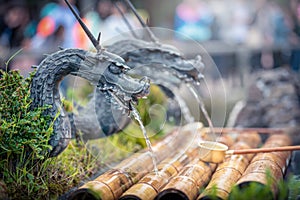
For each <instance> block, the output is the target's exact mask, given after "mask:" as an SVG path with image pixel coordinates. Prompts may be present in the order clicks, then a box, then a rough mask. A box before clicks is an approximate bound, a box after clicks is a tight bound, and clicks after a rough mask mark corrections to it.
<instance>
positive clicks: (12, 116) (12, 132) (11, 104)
mask: <svg viewBox="0 0 300 200" xmlns="http://www.w3.org/2000/svg"><path fill="white" fill-rule="evenodd" d="M0 73H1V79H0V178H1V179H2V180H3V181H4V182H5V184H6V185H7V190H8V193H9V194H14V195H16V194H20V193H23V192H24V193H26V195H29V194H34V193H35V192H40V191H41V189H42V190H44V187H45V185H44V184H42V183H43V180H42V176H40V175H41V173H42V172H43V171H45V170H46V168H45V160H46V158H47V153H48V152H49V150H51V146H50V145H49V144H48V141H49V138H50V136H51V134H52V132H53V127H52V123H51V118H50V117H49V116H44V115H43V111H44V110H45V109H47V108H48V107H46V106H45V107H40V108H37V109H31V107H30V106H31V102H32V100H31V98H30V90H29V86H30V83H31V80H32V75H31V76H30V77H28V78H26V79H24V78H23V77H22V76H21V75H20V74H19V72H18V71H10V72H4V71H1V72H0ZM37 177H38V178H37ZM37 179H39V180H37ZM14 195H12V196H10V197H11V198H14ZM26 195H24V196H26Z"/></svg>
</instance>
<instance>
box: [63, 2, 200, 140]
mask: <svg viewBox="0 0 300 200" xmlns="http://www.w3.org/2000/svg"><path fill="white" fill-rule="evenodd" d="M126 3H127V4H128V6H129V7H130V8H131V10H132V11H133V12H134V14H135V15H136V17H137V18H138V19H139V21H140V23H141V24H142V26H143V27H144V28H145V30H147V33H148V34H149V37H150V39H151V41H150V42H147V41H144V40H141V39H138V38H135V39H126V40H121V41H118V42H115V43H113V44H112V45H109V46H106V49H107V50H108V51H109V52H112V53H115V54H117V55H119V56H121V57H122V58H123V59H124V60H125V61H126V64H127V65H128V66H129V67H130V68H131V70H128V74H131V75H134V76H137V75H138V76H142V75H145V76H147V77H149V78H150V80H151V82H152V83H154V84H157V85H159V86H160V87H161V88H162V90H163V91H165V93H166V95H167V96H169V97H171V98H174V94H173V91H172V88H177V89H178V88H179V87H180V84H181V83H182V82H199V81H200V80H201V78H202V77H203V74H202V73H201V71H202V69H203V68H204V64H203V63H202V61H201V57H200V56H197V57H196V58H195V59H191V60H187V59H185V58H184V57H183V55H182V54H181V53H180V51H179V50H178V49H176V48H175V47H174V46H171V45H166V44H162V43H160V42H159V41H158V39H157V38H156V37H155V36H154V35H153V33H152V32H151V31H150V29H149V27H148V26H147V25H146V24H145V23H144V22H143V20H142V19H141V17H140V16H139V15H138V13H137V12H136V10H135V8H134V7H133V5H132V4H131V2H130V1H126ZM115 6H117V5H115ZM69 7H70V9H71V11H72V12H73V14H74V16H75V17H76V18H77V20H78V22H79V23H80V24H81V26H82V28H83V29H84V30H85V31H86V33H87V34H90V32H89V31H88V28H87V27H86V26H85V24H84V23H83V22H82V20H81V19H80V17H79V16H78V15H77V13H76V12H75V11H74V10H73V8H72V7H71V6H69ZM117 8H118V7H117ZM119 11H120V9H119ZM120 13H121V14H122V16H123V19H125V20H126V18H125V17H124V15H123V13H122V12H121V11H120ZM126 24H127V25H128V24H129V23H128V22H126ZM132 33H134V32H133V31H132ZM133 35H134V36H135V37H137V36H136V34H133ZM195 66H197V67H195ZM154 72H155V73H154ZM104 95H105V94H104V93H103V92H102V91H100V90H96V92H95V95H94V98H92V99H91V100H90V102H89V103H88V105H87V106H86V107H85V108H84V109H80V110H79V113H80V114H79V115H77V116H75V117H74V118H75V119H74V121H75V126H74V128H73V129H72V130H73V131H74V132H73V134H76V133H75V132H76V131H78V130H80V137H81V138H82V139H83V140H89V139H96V138H99V137H100V135H101V134H100V132H102V133H104V134H105V135H110V134H113V133H115V132H119V131H120V130H123V129H124V128H125V127H126V126H127V125H128V123H129V122H130V118H129V117H128V115H127V114H126V112H124V108H122V107H120V106H119V107H116V106H112V105H118V104H117V103H116V101H115V99H114V98H111V101H106V102H105V103H104V102H102V99H103V96H104ZM95 107H96V109H95ZM93 110H95V111H96V116H93V115H92V114H91V113H93ZM104 110H105V111H108V110H110V112H103V111H104ZM187 115H189V114H187ZM95 118H97V120H95ZM95 121H98V122H99V125H100V128H101V129H102V130H99V129H100V128H99V125H98V124H97V123H94V122H95Z"/></svg>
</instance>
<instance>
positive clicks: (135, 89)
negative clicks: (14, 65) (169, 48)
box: [30, 35, 150, 156]
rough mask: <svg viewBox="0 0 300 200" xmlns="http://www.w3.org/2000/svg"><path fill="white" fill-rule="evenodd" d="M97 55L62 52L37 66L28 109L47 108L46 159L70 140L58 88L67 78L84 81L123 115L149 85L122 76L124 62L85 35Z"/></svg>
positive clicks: (147, 81)
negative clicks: (50, 122)
mask: <svg viewBox="0 0 300 200" xmlns="http://www.w3.org/2000/svg"><path fill="white" fill-rule="evenodd" d="M88 36H89V37H90V39H91V40H92V42H93V44H94V45H95V47H96V49H97V52H96V53H93V52H89V51H85V50H81V49H64V50H60V51H58V52H55V53H53V54H51V55H48V56H47V57H46V58H45V59H44V60H43V61H42V62H41V63H40V64H39V65H38V68H37V71H36V73H35V75H34V77H33V80H32V84H31V88H30V91H31V98H32V100H33V101H32V107H33V108H34V107H39V106H44V105H50V106H51V107H50V108H48V109H47V110H46V111H45V113H44V114H46V115H50V116H51V117H52V119H53V120H54V122H53V129H54V132H53V135H52V136H51V138H50V141H49V143H50V145H51V146H52V147H53V148H52V150H51V152H50V156H57V155H58V154H60V153H61V152H62V151H63V150H64V149H65V148H66V147H67V145H68V143H69V140H70V139H71V124H70V119H69V117H68V115H67V113H66V111H65V110H64V109H63V106H62V102H61V97H60V93H59V84H60V82H61V80H62V79H63V78H64V77H65V76H67V75H75V76H79V77H82V78H84V79H87V80H88V81H89V82H90V83H92V84H94V85H95V86H96V88H97V91H101V94H102V95H101V100H100V101H101V102H102V103H104V104H105V103H109V104H110V101H111V100H112V97H113V98H114V100H115V102H117V104H118V106H122V108H123V109H124V110H126V111H127V112H128V111H130V110H131V108H130V107H131V104H132V103H135V102H137V99H138V98H141V97H143V96H146V95H147V94H148V93H149V87H150V83H149V80H148V79H147V78H146V77H144V78H142V79H140V80H138V79H133V78H131V77H130V76H128V75H126V71H128V70H129V69H130V68H129V67H128V66H127V65H126V64H125V62H124V60H123V59H122V58H121V57H119V56H117V55H115V54H112V53H110V52H108V51H106V50H105V49H103V48H102V47H101V46H100V44H99V40H96V39H95V38H94V37H93V36H92V35H88Z"/></svg>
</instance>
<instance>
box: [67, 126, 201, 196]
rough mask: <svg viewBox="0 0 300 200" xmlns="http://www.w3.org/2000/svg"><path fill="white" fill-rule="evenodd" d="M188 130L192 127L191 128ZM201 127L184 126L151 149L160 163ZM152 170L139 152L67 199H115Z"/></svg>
mask: <svg viewBox="0 0 300 200" xmlns="http://www.w3.org/2000/svg"><path fill="white" fill-rule="evenodd" d="M191 127H192V128H191ZM201 128H202V124H201V123H195V124H191V125H186V126H184V127H183V128H182V129H180V131H179V129H177V130H175V131H173V132H172V133H171V134H169V135H168V136H167V137H166V138H164V139H163V140H162V141H160V142H158V143H157V144H155V145H154V146H153V151H154V153H155V156H156V158H157V161H158V162H160V161H162V160H163V159H165V158H167V157H168V156H172V155H173V154H174V153H175V152H176V150H180V149H182V148H185V145H187V144H189V143H191V142H192V141H193V139H194V137H195V135H196V134H195V132H199V130H200V129H201ZM151 170H153V163H152V158H151V156H150V154H149V152H147V151H146V152H145V151H142V152H141V153H139V154H134V155H133V156H130V157H129V158H127V159H125V160H123V161H122V162H121V163H120V164H118V165H117V166H116V167H114V169H111V170H109V171H107V172H105V173H104V174H102V175H100V176H99V177H97V178H96V179H95V180H93V181H89V182H87V183H86V184H84V185H83V186H81V187H80V188H79V189H77V190H76V191H74V192H73V193H72V194H71V195H70V198H69V199H70V200H77V199H81V200H82V199H91V200H94V199H97V200H100V199H102V200H115V199H118V198H119V197H120V196H121V195H122V194H123V192H125V191H126V190H127V189H128V188H129V187H131V186H132V185H133V184H135V183H136V182H137V181H139V180H140V179H141V178H142V177H143V176H144V175H146V174H147V173H149V172H150V171H151Z"/></svg>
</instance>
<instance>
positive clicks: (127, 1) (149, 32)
mask: <svg viewBox="0 0 300 200" xmlns="http://www.w3.org/2000/svg"><path fill="white" fill-rule="evenodd" d="M124 1H125V2H126V4H127V5H128V6H129V8H130V9H131V10H132V12H133V13H134V15H135V16H136V17H137V19H138V20H139V22H140V23H141V25H142V27H143V28H145V29H146V31H147V33H148V34H149V37H150V39H151V40H152V42H155V43H158V39H157V38H156V37H155V36H154V34H153V33H152V31H151V30H150V28H149V26H147V24H146V23H145V22H144V21H143V19H142V17H141V16H140V15H139V14H138V12H137V11H136V9H135V7H134V6H133V5H132V3H131V2H130V0H124Z"/></svg>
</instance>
